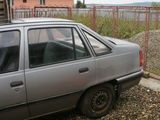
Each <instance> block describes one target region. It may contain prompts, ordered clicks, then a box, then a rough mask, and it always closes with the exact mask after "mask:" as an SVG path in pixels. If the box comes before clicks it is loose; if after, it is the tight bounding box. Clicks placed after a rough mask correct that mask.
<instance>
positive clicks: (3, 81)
mask: <svg viewBox="0 0 160 120" xmlns="http://www.w3.org/2000/svg"><path fill="white" fill-rule="evenodd" d="M13 30H18V31H20V32H21V37H20V40H21V41H20V56H19V70H18V71H14V72H9V73H3V74H0V110H1V112H0V119H4V118H5V119H7V118H8V119H9V118H11V117H12V118H13V116H15V115H14V113H17V115H18V117H17V120H18V119H22V118H26V117H29V114H28V108H27V107H26V106H25V104H26V103H27V98H26V90H25V88H26V86H25V76H24V69H23V65H24V38H23V37H24V35H23V28H22V27H14V28H9V29H6V28H5V29H0V32H4V31H13ZM16 81H22V82H23V84H22V85H21V86H17V87H11V83H13V82H16ZM21 105H22V106H23V105H24V106H23V107H18V108H17V107H16V106H21ZM12 107H13V108H17V109H15V110H14V111H13V109H10V108H12ZM19 109H21V110H19Z"/></svg>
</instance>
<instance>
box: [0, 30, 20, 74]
mask: <svg viewBox="0 0 160 120" xmlns="http://www.w3.org/2000/svg"><path fill="white" fill-rule="evenodd" d="M19 43H20V32H19V31H9V32H0V74H1V73H7V72H13V71H17V70H18V67H19Z"/></svg>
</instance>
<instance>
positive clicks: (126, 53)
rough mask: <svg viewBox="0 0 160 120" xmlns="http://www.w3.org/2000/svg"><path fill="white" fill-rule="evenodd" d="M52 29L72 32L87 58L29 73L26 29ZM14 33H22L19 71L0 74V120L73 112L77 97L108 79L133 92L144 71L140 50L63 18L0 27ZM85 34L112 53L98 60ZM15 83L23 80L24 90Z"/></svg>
mask: <svg viewBox="0 0 160 120" xmlns="http://www.w3.org/2000/svg"><path fill="white" fill-rule="evenodd" d="M52 27H73V28H75V29H76V30H77V31H78V33H79V35H80V36H81V38H82V40H83V42H84V43H85V45H86V47H87V49H88V50H89V53H90V57H87V58H83V59H79V60H72V61H66V62H62V63H56V64H50V65H45V66H39V67H35V68H30V67H29V53H28V51H29V50H28V30H29V29H34V28H52ZM15 29H18V30H20V31H21V45H20V62H19V71H17V72H12V73H5V74H0V98H1V99H0V109H1V110H2V111H0V119H4V118H5V117H6V118H7V117H8V119H11V117H12V118H14V117H16V116H17V115H19V118H20V119H25V118H34V117H37V116H41V115H44V114H49V113H53V112H58V111H62V110H66V109H70V108H74V107H76V105H77V103H78V101H79V99H80V97H81V95H83V93H84V92H85V91H86V90H87V89H89V88H90V87H93V86H95V85H98V84H102V83H106V82H110V81H112V80H116V81H117V84H115V85H117V86H119V81H121V80H123V78H127V79H125V85H122V86H123V87H124V88H125V87H127V86H129V87H131V86H134V85H136V84H138V82H139V79H140V77H141V76H142V72H139V71H141V70H142V67H141V66H140V62H139V59H140V58H139V51H140V47H139V46H138V45H136V44H134V43H130V42H126V41H122V40H118V39H115V38H109V37H104V36H101V35H98V34H97V33H96V32H94V31H92V30H90V29H89V28H87V27H85V26H83V25H82V24H80V23H76V22H73V21H70V20H63V19H42V18H41V19H37V18H34V19H33V18H32V19H19V20H15V21H12V23H11V24H4V25H0V31H5V30H6V31H8V30H15ZM83 30H85V31H87V32H89V33H91V34H92V35H93V36H94V37H96V39H98V40H99V41H101V42H102V43H103V44H105V45H106V46H107V47H109V48H110V50H111V51H110V52H109V53H107V54H104V55H100V56H97V55H96V54H95V52H94V50H93V48H92V46H91V44H90V42H89V40H88V39H87V38H86V36H85V35H84V33H83ZM84 68H88V71H86V72H84V73H80V72H79V71H80V69H82V70H84ZM136 75H138V76H136ZM125 76H126V77H125ZM137 77H138V78H139V79H138V80H136V82H132V84H130V83H131V82H129V83H128V81H129V80H128V79H129V78H136V79H137ZM17 80H18V81H22V82H23V85H22V86H19V87H17V88H11V87H10V83H11V82H14V81H17ZM126 81H127V82H126ZM131 81H134V79H133V80H131ZM17 91H18V92H17ZM8 108H13V109H12V110H9V109H8ZM15 115H16V116H15ZM17 119H18V117H17Z"/></svg>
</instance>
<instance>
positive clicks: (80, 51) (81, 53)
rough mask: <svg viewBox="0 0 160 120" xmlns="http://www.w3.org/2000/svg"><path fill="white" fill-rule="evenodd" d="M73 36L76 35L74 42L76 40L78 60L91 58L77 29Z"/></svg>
mask: <svg viewBox="0 0 160 120" xmlns="http://www.w3.org/2000/svg"><path fill="white" fill-rule="evenodd" d="M73 34H74V40H75V49H76V57H77V59H80V58H84V57H87V56H89V52H88V50H87V48H86V47H85V44H84V43H83V41H82V39H81V38H80V36H79V34H78V32H77V31H76V30H75V29H73Z"/></svg>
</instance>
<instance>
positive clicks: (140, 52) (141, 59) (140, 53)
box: [139, 50, 143, 66]
mask: <svg viewBox="0 0 160 120" xmlns="http://www.w3.org/2000/svg"><path fill="white" fill-rule="evenodd" d="M139 62H140V66H143V53H142V50H140V51H139Z"/></svg>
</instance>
